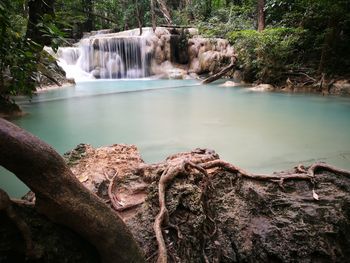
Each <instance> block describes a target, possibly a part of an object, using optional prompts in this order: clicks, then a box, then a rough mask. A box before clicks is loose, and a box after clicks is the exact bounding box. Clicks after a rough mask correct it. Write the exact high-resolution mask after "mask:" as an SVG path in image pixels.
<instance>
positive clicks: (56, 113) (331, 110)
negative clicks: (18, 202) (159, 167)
mask: <svg viewBox="0 0 350 263" xmlns="http://www.w3.org/2000/svg"><path fill="white" fill-rule="evenodd" d="M19 103H20V104H21V106H22V108H23V109H24V110H25V111H27V112H28V113H29V114H28V115H27V116H25V117H23V118H21V119H18V120H15V121H14V122H15V123H16V124H18V125H19V126H21V127H23V128H25V129H26V130H28V131H30V132H32V133H33V134H35V135H37V136H39V137H40V138H41V139H43V140H44V141H46V142H48V143H49V144H51V145H52V146H53V147H54V148H55V149H56V150H57V151H58V152H59V153H61V154H62V153H64V152H66V151H68V150H70V149H72V148H73V147H75V146H76V145H77V144H79V143H82V142H84V143H89V144H92V145H93V146H102V145H109V144H114V143H127V144H135V145H137V146H138V148H139V149H140V151H141V154H142V157H143V159H144V160H145V161H147V162H156V161H160V160H163V159H164V158H165V157H166V156H167V155H169V154H172V153H176V152H179V151H185V150H191V149H193V148H196V147H203V148H211V149H215V150H216V151H217V152H218V153H219V155H220V157H221V158H222V159H225V160H227V161H229V162H232V163H234V164H237V165H240V166H241V167H242V168H245V169H247V170H250V171H253V172H273V171H276V170H281V169H288V168H290V167H292V166H293V165H296V164H298V163H299V162H303V163H306V164H309V163H312V162H314V161H316V160H321V161H326V162H329V163H331V164H334V165H337V166H340V167H342V168H346V169H350V99H349V98H342V97H322V96H319V95H300V94H297V95H296V94H292V95H291V94H283V93H263V92H254V91H250V90H249V89H247V88H230V87H219V86H218V84H212V85H208V86H201V85H199V84H198V82H196V81H194V80H189V81H182V80H172V81H170V80H128V81H125V80H113V81H92V82H82V83H78V84H77V85H76V86H75V87H67V88H63V89H59V90H52V91H49V92H46V93H40V94H38V95H37V96H36V97H34V98H33V99H32V102H31V103H29V102H28V101H27V100H26V99H25V100H23V99H22V100H19ZM0 187H3V188H5V189H6V190H8V191H9V192H10V193H11V194H12V195H20V194H22V193H23V192H24V188H23V187H22V186H20V185H19V184H18V182H17V181H16V180H13V178H11V180H10V179H9V178H8V176H5V174H4V172H0Z"/></svg>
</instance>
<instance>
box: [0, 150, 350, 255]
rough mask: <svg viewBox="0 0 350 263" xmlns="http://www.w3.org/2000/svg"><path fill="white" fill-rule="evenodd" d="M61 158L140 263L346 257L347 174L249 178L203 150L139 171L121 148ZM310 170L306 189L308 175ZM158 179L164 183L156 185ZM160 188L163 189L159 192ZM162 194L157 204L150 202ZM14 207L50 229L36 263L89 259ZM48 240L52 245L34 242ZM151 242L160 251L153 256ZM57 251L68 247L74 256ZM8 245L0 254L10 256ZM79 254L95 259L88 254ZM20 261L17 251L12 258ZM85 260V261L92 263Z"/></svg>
mask: <svg viewBox="0 0 350 263" xmlns="http://www.w3.org/2000/svg"><path fill="white" fill-rule="evenodd" d="M64 158H65V160H66V162H67V164H68V165H69V166H70V169H71V170H72V172H73V173H74V175H75V176H76V177H77V178H78V180H79V181H80V182H81V183H82V184H83V185H84V186H85V187H86V188H87V189H89V190H90V191H92V192H93V193H95V194H96V195H97V196H98V197H99V198H100V200H101V201H103V202H104V203H106V204H107V205H108V206H110V207H111V209H113V210H114V211H115V213H117V214H118V215H119V216H120V217H121V218H122V220H123V221H124V223H125V224H126V225H127V226H128V228H129V229H130V231H131V232H132V234H133V236H134V238H135V239H136V241H137V243H138V245H139V246H140V247H141V249H142V250H143V253H144V255H145V258H146V259H147V260H146V262H153V261H155V260H156V258H157V256H159V255H162V253H165V257H166V258H169V260H170V259H171V258H172V259H173V260H174V261H180V262H197V261H196V260H198V259H201V260H204V259H207V260H208V261H209V262H213V261H219V262H235V261H238V260H243V259H244V260H246V261H255V260H257V261H259V262H271V260H272V259H273V260H275V261H276V260H278V261H281V262H289V261H295V260H296V261H300V260H307V261H314V260H317V259H319V257H320V255H322V257H323V258H325V259H327V261H332V262H333V261H343V260H345V259H346V258H348V257H349V256H350V250H349V247H350V246H349V244H350V239H349V237H350V233H348V232H349V231H348V230H349V218H348V216H347V215H348V214H349V211H348V210H349V209H348V208H349V207H350V206H349V200H348V198H346V197H347V196H348V194H349V189H350V181H349V177H348V176H347V175H349V172H342V171H341V170H337V169H336V168H332V167H330V166H327V165H325V164H322V163H321V164H314V165H312V166H310V167H309V168H307V167H304V166H302V165H299V166H298V167H294V168H291V169H290V170H287V171H283V172H277V173H273V174H271V175H255V174H250V173H248V172H246V171H244V170H243V169H241V168H239V167H237V166H234V165H233V164H229V163H226V162H224V161H223V160H221V159H220V158H219V156H218V154H216V153H215V151H213V150H208V149H195V150H193V151H190V152H181V153H177V154H174V155H171V156H169V157H167V158H166V159H165V160H164V161H162V162H159V163H156V164H147V163H145V162H144V161H143V160H142V158H141V156H140V153H139V151H138V149H137V147H136V146H134V145H125V144H114V145H112V146H106V147H100V148H94V147H92V146H91V145H87V144H80V145H78V146H77V147H76V148H75V149H73V150H72V151H69V152H67V153H66V154H65V155H64ZM182 163H184V166H183V167H182V165H181V164H182ZM313 171H314V172H315V174H314V175H313V176H312V183H311V181H309V180H311V179H310V178H311V177H310V178H309V177H308V176H311V175H310V173H311V172H313ZM167 175H169V180H165V177H167ZM269 176H270V177H271V178H270V179H271V180H270V179H269ZM162 177H164V180H160V178H162ZM275 177H276V178H275ZM278 178H280V179H278ZM282 178H285V179H282ZM162 182H163V183H164V184H165V182H166V185H164V186H161V183H162ZM162 187H163V189H164V192H163V191H161V189H162ZM165 189H166V190H165ZM162 194H164V199H160V195H162ZM159 200H164V201H163V203H159ZM29 201H32V199H30V200H29ZM21 206H22V207H23V206H24V205H23V204H22V205H21ZM21 206H18V205H16V211H18V213H19V214H20V215H23V216H25V217H24V219H25V221H26V223H27V224H28V226H29V228H30V229H31V230H32V231H33V233H36V232H37V230H36V228H38V227H39V228H40V227H43V228H45V229H47V227H49V228H50V231H45V233H44V234H43V235H40V236H37V235H33V241H34V242H35V246H40V248H41V253H40V254H38V255H37V256H38V257H39V258H47V257H50V256H51V255H56V254H57V253H56V251H57V249H54V250H53V249H52V248H53V247H52V244H55V246H57V247H58V248H59V249H60V253H61V256H60V258H66V257H68V258H77V257H81V258H82V260H85V257H87V256H89V257H91V255H88V254H87V253H86V252H84V248H86V247H87V245H86V242H85V241H84V240H79V239H78V238H77V237H76V236H75V235H74V234H70V230H64V229H62V228H60V227H59V226H54V225H52V224H50V222H46V220H47V219H46V220H45V219H44V218H38V216H37V215H36V213H35V211H32V212H30V209H32V207H33V206H30V207H29V208H28V207H26V208H25V209H24V208H21ZM160 207H162V208H163V209H164V208H165V210H163V209H159V208H160ZM23 209H24V210H25V211H26V212H23ZM162 211H166V213H167V214H168V215H169V221H168V222H164V223H163V224H161V223H162V221H159V214H160V213H162ZM67 216H69V215H67ZM156 218H158V219H156ZM0 220H1V218H0ZM159 222H160V223H159ZM6 223H7V224H6V225H9V224H10V222H8V221H6ZM1 226H3V224H1ZM158 228H159V231H158V232H156V234H155V232H154V230H155V229H158ZM0 229H1V231H4V232H6V233H7V232H8V231H12V233H13V231H14V230H13V228H7V229H4V228H0ZM154 235H156V238H155V237H154ZM51 239H53V240H54V241H55V242H44V241H45V240H51ZM161 239H163V240H164V243H165V248H164V249H165V250H163V251H161V250H159V249H160V246H161V243H160V242H159V241H160V240H161ZM57 240H62V242H57ZM6 241H7V242H9V240H4V239H1V240H0V243H4V242H6ZM10 244H12V246H13V245H14V244H15V242H14V241H13V240H12V241H11V243H10ZM64 244H75V245H74V247H75V248H76V249H75V250H74V251H72V250H71V248H69V247H67V246H65V245H64ZM276 244H278V245H276ZM9 247H10V250H9V249H7V250H4V251H2V252H1V253H3V254H4V253H8V251H10V252H11V251H12V250H11V246H9ZM22 247H23V246H22ZM66 250H67V251H66ZM89 251H91V254H92V255H94V253H96V251H95V250H94V249H93V248H91V250H89ZM23 253H24V251H23V248H22V250H20V252H19V253H18V255H17V256H21V255H23ZM163 255H164V254H163ZM12 257H13V256H12ZM95 257H96V254H95V255H94V257H91V259H92V261H90V260H89V261H88V262H96V261H95V260H94V258H95ZM58 262H61V261H58ZM76 262H83V261H79V260H77V261H76Z"/></svg>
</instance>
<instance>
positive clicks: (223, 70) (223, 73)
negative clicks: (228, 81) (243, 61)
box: [202, 60, 236, 84]
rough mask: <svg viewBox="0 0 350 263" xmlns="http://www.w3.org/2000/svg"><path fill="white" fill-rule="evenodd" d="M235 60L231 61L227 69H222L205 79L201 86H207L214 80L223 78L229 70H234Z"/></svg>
mask: <svg viewBox="0 0 350 263" xmlns="http://www.w3.org/2000/svg"><path fill="white" fill-rule="evenodd" d="M235 66H236V64H235V60H232V62H231V64H230V65H228V66H227V67H225V68H223V69H222V70H220V71H219V72H218V73H216V74H214V75H212V76H210V77H208V78H206V79H205V80H203V81H202V84H209V83H211V82H213V81H215V80H218V79H219V78H221V77H222V76H224V75H225V74H226V73H227V72H229V71H230V70H231V69H233V68H235Z"/></svg>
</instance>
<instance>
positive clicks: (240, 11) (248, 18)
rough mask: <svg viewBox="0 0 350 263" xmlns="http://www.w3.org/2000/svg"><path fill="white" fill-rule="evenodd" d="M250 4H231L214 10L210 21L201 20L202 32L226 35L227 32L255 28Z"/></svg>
mask: <svg viewBox="0 0 350 263" xmlns="http://www.w3.org/2000/svg"><path fill="white" fill-rule="evenodd" d="M252 12H253V11H252V9H251V7H250V6H248V7H247V6H236V5H231V6H230V7H228V8H220V9H217V10H214V11H213V12H212V16H211V17H210V18H209V19H208V21H202V22H199V23H198V25H199V30H200V33H201V34H203V35H205V36H208V37H225V36H226V34H227V33H229V32H232V31H237V30H247V29H253V28H254V21H255V20H254V18H253V16H252Z"/></svg>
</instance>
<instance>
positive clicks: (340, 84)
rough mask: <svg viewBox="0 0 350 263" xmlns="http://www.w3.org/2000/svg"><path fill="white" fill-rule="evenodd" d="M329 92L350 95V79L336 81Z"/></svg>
mask: <svg viewBox="0 0 350 263" xmlns="http://www.w3.org/2000/svg"><path fill="white" fill-rule="evenodd" d="M329 92H330V93H331V94H340V95H350V81H349V80H338V81H336V82H335V83H334V84H333V85H332V87H331V88H330V90H329Z"/></svg>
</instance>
